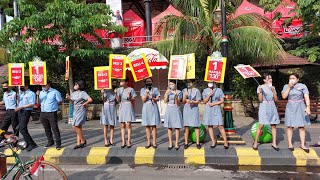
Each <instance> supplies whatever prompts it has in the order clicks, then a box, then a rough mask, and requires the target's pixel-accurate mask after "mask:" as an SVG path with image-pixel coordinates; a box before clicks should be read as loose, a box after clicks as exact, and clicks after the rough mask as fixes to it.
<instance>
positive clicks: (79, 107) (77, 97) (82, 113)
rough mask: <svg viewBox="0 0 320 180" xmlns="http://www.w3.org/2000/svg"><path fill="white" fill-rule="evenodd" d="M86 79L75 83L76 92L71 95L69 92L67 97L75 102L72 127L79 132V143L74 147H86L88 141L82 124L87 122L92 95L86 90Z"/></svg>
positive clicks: (71, 101)
mask: <svg viewBox="0 0 320 180" xmlns="http://www.w3.org/2000/svg"><path fill="white" fill-rule="evenodd" d="M84 89H85V85H84V81H82V80H80V81H78V82H76V83H75V85H74V90H75V91H74V92H73V93H72V94H71V97H70V96H69V95H68V94H67V95H66V99H68V100H69V101H70V103H72V104H73V118H72V127H73V129H74V131H75V132H76V134H77V145H76V146H75V147H74V148H73V149H78V148H83V147H85V145H86V143H87V141H86V140H85V138H84V136H83V132H82V125H83V124H85V122H86V116H87V108H86V105H87V104H89V103H91V102H92V99H91V97H90V96H89V95H88V94H87V93H86V92H85V91H84Z"/></svg>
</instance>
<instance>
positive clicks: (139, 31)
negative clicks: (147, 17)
mask: <svg viewBox="0 0 320 180" xmlns="http://www.w3.org/2000/svg"><path fill="white" fill-rule="evenodd" d="M123 26H125V27H126V28H128V31H127V32H126V33H125V34H124V39H123V44H124V46H125V47H130V46H141V45H143V44H144V42H145V37H142V36H144V35H145V33H144V28H145V27H144V21H143V20H142V19H141V18H140V17H139V16H138V15H137V14H136V13H135V12H134V11H133V10H131V9H130V10H129V11H127V12H125V13H124V14H123Z"/></svg>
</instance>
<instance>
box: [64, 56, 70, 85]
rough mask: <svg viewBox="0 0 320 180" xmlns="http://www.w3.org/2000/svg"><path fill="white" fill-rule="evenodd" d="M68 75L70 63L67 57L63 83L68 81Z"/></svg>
mask: <svg viewBox="0 0 320 180" xmlns="http://www.w3.org/2000/svg"><path fill="white" fill-rule="evenodd" d="M69 73H70V61H69V56H67V58H66V75H65V81H68V80H69Z"/></svg>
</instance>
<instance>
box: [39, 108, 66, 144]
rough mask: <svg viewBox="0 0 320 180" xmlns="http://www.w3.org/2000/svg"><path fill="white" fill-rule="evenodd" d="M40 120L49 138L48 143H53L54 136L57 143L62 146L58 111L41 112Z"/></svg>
mask: <svg viewBox="0 0 320 180" xmlns="http://www.w3.org/2000/svg"><path fill="white" fill-rule="evenodd" d="M40 120H41V123H42V125H43V128H44V130H45V132H46V135H47V138H48V144H53V143H54V141H53V137H52V132H53V134H54V137H55V139H56V145H57V146H61V138H60V131H59V127H58V115H57V111H56V112H41V113H40Z"/></svg>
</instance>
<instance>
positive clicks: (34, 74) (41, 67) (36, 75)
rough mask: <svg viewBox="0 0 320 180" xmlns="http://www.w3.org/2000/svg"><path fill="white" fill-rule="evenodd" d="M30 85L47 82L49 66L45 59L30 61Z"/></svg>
mask: <svg viewBox="0 0 320 180" xmlns="http://www.w3.org/2000/svg"><path fill="white" fill-rule="evenodd" d="M29 74H30V85H46V84H47V68H46V62H44V61H32V62H29Z"/></svg>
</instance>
